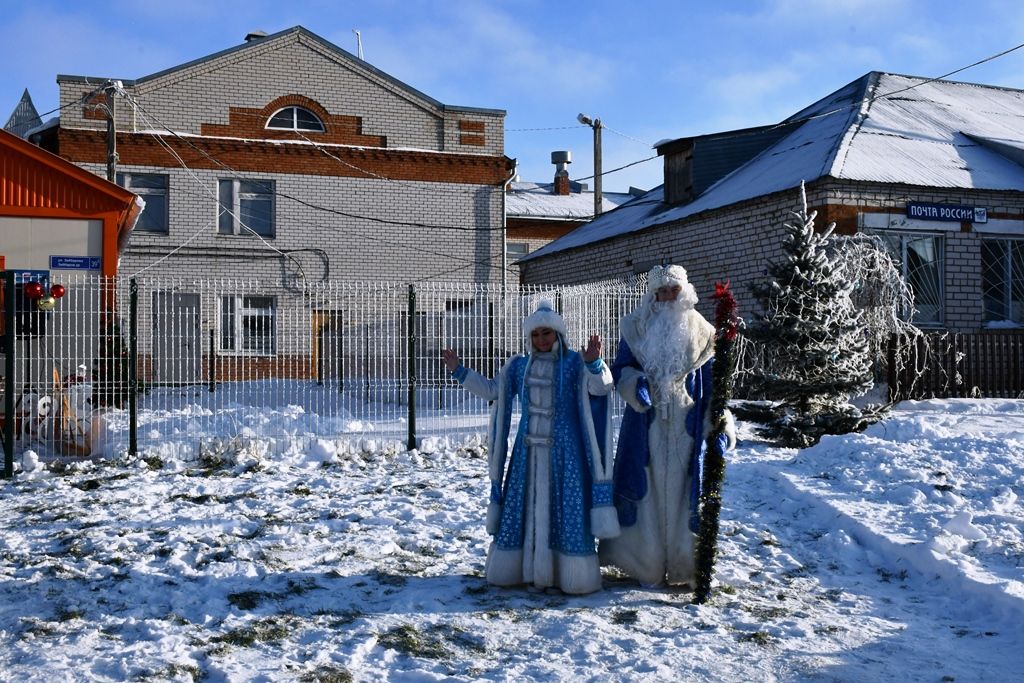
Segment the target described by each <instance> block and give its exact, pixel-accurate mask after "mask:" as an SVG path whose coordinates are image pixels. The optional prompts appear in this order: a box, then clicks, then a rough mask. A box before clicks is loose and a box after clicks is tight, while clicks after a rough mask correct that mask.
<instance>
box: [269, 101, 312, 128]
mask: <svg viewBox="0 0 1024 683" xmlns="http://www.w3.org/2000/svg"><path fill="white" fill-rule="evenodd" d="M267 128H270V129H273V130H295V131H304V132H309V133H322V132H324V123H323V121H321V120H320V117H319V116H317V115H316V114H314V113H313V112H311V111H310V110H308V109H304V108H302V107H284V108H283V109H278V110H277V111H276V112H274V115H273V116H271V117H270V119H269V120H268V121H267Z"/></svg>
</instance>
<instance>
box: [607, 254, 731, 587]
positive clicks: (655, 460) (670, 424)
mask: <svg viewBox="0 0 1024 683" xmlns="http://www.w3.org/2000/svg"><path fill="white" fill-rule="evenodd" d="M647 286H648V289H647V293H646V294H645V295H644V296H643V298H642V299H641V302H640V305H639V306H638V307H637V309H636V311H634V312H633V313H631V314H629V315H627V316H625V317H624V318H623V319H622V322H621V324H620V329H619V332H620V335H621V339H620V342H619V351H618V354H617V355H616V358H615V362H614V363H613V365H612V375H613V376H614V378H615V385H616V388H617V390H618V392H619V394H621V395H622V397H623V399H625V401H626V409H625V413H624V415H623V417H622V425H621V428H620V431H619V442H618V448H617V451H616V454H615V468H614V469H615V471H614V481H615V494H614V499H615V507H616V509H617V511H618V517H619V523H620V525H621V529H622V532H621V534H620V535H619V536H618V537H617V538H613V539H610V540H606V541H602V542H601V563H602V564H610V565H615V566H617V567H619V568H620V569H622V570H623V571H624V572H626V573H627V574H629V575H630V576H632V577H634V578H636V579H638V580H639V581H640V582H641V583H642V584H644V585H646V586H657V585H661V584H663V583H669V584H686V583H689V584H690V585H693V580H694V574H695V556H694V553H695V545H696V532H697V531H698V529H699V520H698V517H697V503H698V499H699V495H700V486H701V468H702V463H703V455H704V449H705V437H706V435H707V433H708V428H709V419H708V406H709V404H710V399H711V367H712V364H713V362H714V359H713V357H712V356H713V354H714V342H715V328H714V326H713V325H711V323H709V322H708V321H707V320H705V319H704V318H703V317H702V316H701V315H700V313H698V312H697V311H696V310H694V306H695V305H696V303H697V293H696V292H695V291H694V289H693V286H692V285H690V283H689V282H688V281H687V278H686V271H685V270H684V269H683V268H682V267H681V266H665V267H662V266H655V267H654V268H652V269H651V271H650V272H649V273H648V275H647ZM728 432H729V441H730V448H731V447H732V445H733V444H735V430H734V429H733V427H732V420H731V418H730V419H729V429H728Z"/></svg>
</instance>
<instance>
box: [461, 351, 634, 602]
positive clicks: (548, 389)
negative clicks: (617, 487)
mask: <svg viewBox="0 0 1024 683" xmlns="http://www.w3.org/2000/svg"><path fill="white" fill-rule="evenodd" d="M562 348H564V347H563V345H562V344H561V343H559V344H558V345H556V348H555V350H554V351H552V352H548V353H540V352H536V351H535V352H533V353H532V354H530V355H529V356H514V357H512V358H511V359H510V360H509V361H508V362H507V363H506V364H505V366H504V367H503V368H502V369H501V371H500V373H499V375H498V377H497V379H495V380H489V379H486V378H485V377H483V376H482V375H480V374H479V373H476V372H473V371H470V370H465V371H463V372H462V373H461V375H462V379H460V381H462V382H463V385H464V386H465V387H466V389H468V390H470V391H471V392H473V393H474V394H477V395H478V396H481V397H482V398H485V399H488V400H491V401H494V404H493V407H492V411H491V422H490V428H489V431H490V433H489V435H488V436H489V438H488V444H489V454H488V460H489V469H490V479H491V493H490V503H489V505H488V520H487V527H488V529H487V530H488V532H489V533H491V534H493V537H494V538H493V541H492V543H491V546H490V549H489V550H488V553H487V569H486V576H487V580H488V582H490V583H492V584H495V585H499V586H512V585H518V584H523V583H529V584H532V585H534V586H537V587H539V588H547V587H557V588H560V589H561V590H562V591H564V592H566V593H574V594H582V593H590V592H593V591H595V590H598V589H599V588H600V587H601V570H600V565H599V561H598V556H597V549H596V541H595V533H596V534H597V535H601V536H608V535H614V534H615V533H617V532H618V524H617V521H616V515H615V512H614V508H613V507H612V506H611V503H612V498H611V473H612V462H611V460H612V459H611V449H610V425H609V411H608V397H607V394H608V393H610V392H611V390H612V378H611V372H610V371H609V369H608V367H607V365H606V364H605V363H603V362H600V363H599V364H596V366H597V367H599V370H598V371H597V372H594V371H593V369H588V368H587V366H586V365H585V363H584V362H583V358H582V356H581V355H580V354H579V353H577V352H575V351H561V350H560V349H562ZM594 369H597V368H596V367H595V368H594ZM456 373H457V374H456V378H459V371H458V370H457V371H456ZM516 397H518V398H519V403H520V408H521V411H520V420H519V428H518V431H517V433H516V435H515V441H514V445H513V446H512V449H511V452H509V448H508V441H509V439H508V437H509V430H510V427H511V419H512V410H513V406H514V403H515V399H516Z"/></svg>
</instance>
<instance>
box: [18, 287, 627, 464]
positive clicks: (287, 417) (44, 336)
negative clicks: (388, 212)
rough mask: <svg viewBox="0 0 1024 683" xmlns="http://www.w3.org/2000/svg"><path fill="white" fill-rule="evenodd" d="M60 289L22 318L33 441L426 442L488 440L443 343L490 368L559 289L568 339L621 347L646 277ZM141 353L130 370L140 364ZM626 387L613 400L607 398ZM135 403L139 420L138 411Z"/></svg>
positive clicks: (26, 424)
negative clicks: (54, 300)
mask: <svg viewBox="0 0 1024 683" xmlns="http://www.w3.org/2000/svg"><path fill="white" fill-rule="evenodd" d="M62 284H63V285H64V287H65V290H66V292H67V293H66V295H65V296H64V297H63V299H61V300H60V301H59V302H58V304H57V306H56V307H55V308H54V310H52V311H49V312H38V315H37V317H40V319H41V320H43V322H44V328H45V329H43V330H42V331H40V332H39V333H38V334H35V335H27V334H25V333H24V330H23V329H21V328H18V329H17V330H16V340H15V354H14V355H15V357H16V358H17V363H16V365H15V367H14V370H13V381H11V382H5V386H11V387H12V389H13V393H14V395H15V397H16V399H17V401H16V403H17V407H16V408H15V410H14V416H13V419H14V420H15V422H16V424H17V430H16V440H17V442H18V446H19V447H20V448H21V449H22V450H24V449H26V448H33V449H35V450H38V451H40V452H54V453H63V454H87V453H90V452H91V453H93V454H95V453H98V452H104V453H117V452H120V451H124V450H127V449H128V448H129V447H130V446H131V445H133V444H135V445H136V447H137V449H138V450H139V451H141V452H144V453H145V452H152V453H159V452H161V451H164V450H166V449H181V448H184V449H188V450H190V451H192V452H196V453H199V452H201V451H203V449H204V448H218V447H220V448H223V447H224V444H225V443H228V442H230V443H233V444H235V446H236V447H237V446H238V445H239V444H245V443H248V444H252V443H260V444H262V446H261V447H262V448H281V449H283V448H294V447H296V444H297V443H304V444H306V446H305V447H308V446H309V444H316V443H318V442H330V443H329V444H326V445H325V444H322V445H324V447H325V448H328V450H335V451H338V450H342V451H344V450H362V449H366V450H368V449H373V450H376V449H382V448H383V449H387V448H395V449H400V448H405V447H408V446H410V445H414V446H417V447H420V448H423V449H435V448H440V447H453V446H459V445H475V444H478V443H481V441H482V438H483V433H484V431H485V429H486V424H487V419H488V411H489V407H488V406H487V404H486V402H484V401H482V400H480V399H478V398H476V397H474V396H472V395H471V394H470V393H469V392H467V391H465V390H464V389H462V388H461V387H460V386H459V385H458V384H457V383H456V382H455V381H454V380H452V379H451V378H450V377H449V376H448V374H447V372H446V371H445V368H444V364H443V362H442V361H441V351H442V349H445V348H451V349H454V350H455V351H457V352H458V353H459V355H460V356H461V357H462V359H463V362H464V363H465V364H466V365H467V366H468V367H471V368H473V369H475V370H477V371H479V372H481V373H483V374H485V375H487V376H489V377H493V376H495V374H496V373H497V372H498V370H499V369H500V368H501V366H502V364H503V363H504V362H505V361H506V360H507V359H508V358H509V357H510V356H511V355H513V354H515V353H519V352H522V351H523V350H524V346H525V344H524V340H523V339H522V336H521V332H520V326H521V321H522V319H523V317H524V316H526V315H528V314H529V313H531V312H532V311H533V310H535V308H536V307H537V304H538V303H539V301H540V300H541V299H544V298H546V299H549V300H551V301H552V303H553V304H554V306H555V308H556V309H557V310H559V311H561V312H562V314H563V316H564V318H565V320H566V325H567V328H568V330H569V339H568V340H567V341H568V343H569V344H570V345H572V346H573V347H574V348H580V347H581V346H582V345H583V344H585V342H586V339H587V337H589V335H590V334H594V333H597V334H600V335H601V337H602V339H603V340H604V342H605V352H604V355H605V357H606V359H608V360H610V359H611V358H612V357H613V356H614V353H615V350H616V346H617V342H618V323H619V319H620V318H621V316H622V315H624V314H625V313H627V312H628V311H630V310H632V309H633V308H634V307H635V306H636V303H637V302H638V300H639V297H640V295H641V294H642V293H643V283H642V281H638V280H633V281H626V282H607V283H596V284H589V285H580V286H575V287H559V288H542V287H513V288H508V289H505V288H503V287H502V286H501V285H500V284H496V285H492V284H467V283H420V284H415V285H408V284H402V283H387V282H339V281H332V282H323V283H319V284H316V285H313V286H308V287H304V288H301V289H299V288H294V287H288V286H282V285H281V284H280V283H278V282H274V283H271V282H264V281H257V280H205V279H196V278H179V279H148V278H147V279H141V278H140V279H138V280H136V281H135V282H134V285H133V284H132V283H131V282H129V281H128V280H126V279H120V280H104V279H101V278H98V277H91V276H84V275H77V276H72V277H66V278H64V279H63V280H62ZM129 368H134V370H135V372H134V373H131V372H129ZM621 409H622V406H621V403H620V402H619V401H618V399H617V398H616V399H614V400H613V411H614V415H615V416H616V417H618V415H619V414H620V413H621ZM133 415H135V416H136V420H135V423H134V426H133V424H132V416H133Z"/></svg>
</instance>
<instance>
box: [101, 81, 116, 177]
mask: <svg viewBox="0 0 1024 683" xmlns="http://www.w3.org/2000/svg"><path fill="white" fill-rule="evenodd" d="M118 85H120V82H119V81H107V85H106V86H105V87H104V88H103V91H104V92H105V93H106V94H107V180H109V181H110V182H112V183H116V182H117V124H116V122H115V114H116V111H117V110H116V108H115V105H114V94H115V93H116V92H117V86H118Z"/></svg>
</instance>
